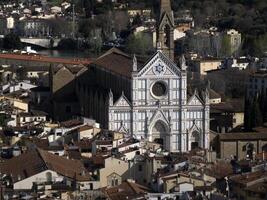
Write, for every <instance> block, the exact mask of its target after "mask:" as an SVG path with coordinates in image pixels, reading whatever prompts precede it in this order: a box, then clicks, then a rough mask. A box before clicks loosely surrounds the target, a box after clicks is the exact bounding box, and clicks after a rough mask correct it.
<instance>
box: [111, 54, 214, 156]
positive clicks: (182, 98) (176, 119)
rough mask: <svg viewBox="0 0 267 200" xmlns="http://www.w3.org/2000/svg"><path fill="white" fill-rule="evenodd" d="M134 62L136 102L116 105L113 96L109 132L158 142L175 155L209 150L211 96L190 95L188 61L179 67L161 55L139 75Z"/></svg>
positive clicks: (133, 96) (206, 94) (150, 62)
mask: <svg viewBox="0 0 267 200" xmlns="http://www.w3.org/2000/svg"><path fill="white" fill-rule="evenodd" d="M136 63H137V62H136V59H134V62H133V73H132V84H131V85H132V89H131V92H132V99H127V98H126V97H125V95H124V94H122V96H121V97H120V98H119V99H118V100H117V101H116V102H113V95H112V92H110V101H109V129H110V130H116V131H117V130H119V131H125V132H127V133H129V134H132V135H133V136H135V137H136V138H138V139H142V138H143V139H147V140H148V141H156V142H159V143H161V144H162V145H163V147H164V148H165V149H167V150H169V151H171V152H179V151H182V152H185V151H189V150H191V149H193V148H196V147H202V148H208V147H209V109H210V108H209V94H208V91H207V90H206V91H202V93H201V94H199V93H198V92H197V91H195V92H194V94H192V95H191V96H190V97H188V95H187V75H186V65H185V60H184V59H181V63H180V66H181V67H178V66H177V65H176V64H175V63H174V62H173V61H172V60H170V59H169V58H168V57H167V56H166V55H164V53H162V52H161V51H157V52H156V53H155V55H154V56H152V58H151V59H150V60H149V61H148V62H147V63H146V64H145V65H144V66H143V67H142V69H141V70H139V71H137V67H136Z"/></svg>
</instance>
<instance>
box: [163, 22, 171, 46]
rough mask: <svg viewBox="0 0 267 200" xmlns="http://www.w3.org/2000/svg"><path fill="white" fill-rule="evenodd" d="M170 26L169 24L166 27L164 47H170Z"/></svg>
mask: <svg viewBox="0 0 267 200" xmlns="http://www.w3.org/2000/svg"><path fill="white" fill-rule="evenodd" d="M170 32H171V31H170V26H169V25H168V24H167V25H166V26H165V27H164V45H165V46H166V47H170Z"/></svg>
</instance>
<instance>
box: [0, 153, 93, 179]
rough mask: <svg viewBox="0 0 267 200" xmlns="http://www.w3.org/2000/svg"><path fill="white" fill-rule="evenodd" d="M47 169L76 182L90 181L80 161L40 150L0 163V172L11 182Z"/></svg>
mask: <svg viewBox="0 0 267 200" xmlns="http://www.w3.org/2000/svg"><path fill="white" fill-rule="evenodd" d="M25 161H27V162H25ZM48 169H49V170H52V171H55V172H57V173H58V174H61V175H63V176H66V177H68V178H71V179H76V180H77V181H88V180H91V177H90V175H89V173H88V172H87V171H86V169H85V168H84V166H83V164H82V163H81V162H80V161H77V160H69V159H66V158H64V157H61V156H57V155H54V154H51V153H49V152H47V151H44V150H41V149H38V150H32V151H30V152H27V153H25V154H22V155H20V156H17V157H14V158H12V159H10V160H8V161H6V162H4V163H0V171H1V172H2V173H5V174H9V175H10V176H11V177H12V179H13V182H18V181H19V180H22V179H25V178H28V177H30V176H33V175H35V174H38V173H40V172H43V171H45V170H48Z"/></svg>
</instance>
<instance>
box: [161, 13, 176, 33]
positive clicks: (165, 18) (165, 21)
mask: <svg viewBox="0 0 267 200" xmlns="http://www.w3.org/2000/svg"><path fill="white" fill-rule="evenodd" d="M166 24H168V25H169V26H170V27H171V28H174V25H173V21H172V20H171V19H170V17H169V15H168V14H167V13H164V15H163V17H162V19H161V21H160V24H159V29H160V30H161V29H164V26H165V25H166Z"/></svg>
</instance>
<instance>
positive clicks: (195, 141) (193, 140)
mask: <svg viewBox="0 0 267 200" xmlns="http://www.w3.org/2000/svg"><path fill="white" fill-rule="evenodd" d="M199 141H200V138H199V133H198V131H193V132H192V135H191V138H190V142H191V150H192V149H196V148H198V147H199V146H200V144H199Z"/></svg>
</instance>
